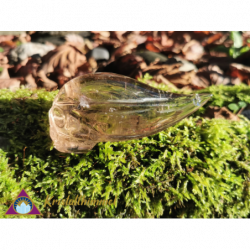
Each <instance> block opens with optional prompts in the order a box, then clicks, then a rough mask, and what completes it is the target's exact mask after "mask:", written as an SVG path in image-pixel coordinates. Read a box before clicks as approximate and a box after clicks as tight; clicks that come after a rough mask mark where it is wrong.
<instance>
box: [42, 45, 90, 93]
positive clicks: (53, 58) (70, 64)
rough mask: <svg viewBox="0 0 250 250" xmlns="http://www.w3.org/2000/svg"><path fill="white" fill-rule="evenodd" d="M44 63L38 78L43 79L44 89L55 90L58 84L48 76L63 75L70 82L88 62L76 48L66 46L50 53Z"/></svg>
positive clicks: (44, 58) (45, 57)
mask: <svg viewBox="0 0 250 250" xmlns="http://www.w3.org/2000/svg"><path fill="white" fill-rule="evenodd" d="M42 61H43V64H42V65H41V66H40V67H39V69H38V72H37V76H38V77H40V78H41V80H42V85H43V87H45V88H46V89H54V88H57V86H58V84H57V83H56V82H55V81H53V80H51V79H49V78H48V77H47V74H49V73H54V75H55V74H56V75H57V76H58V75H63V76H64V77H65V79H68V80H69V79H70V78H72V77H74V76H75V75H76V73H77V69H78V67H80V66H81V65H83V64H84V63H85V62H86V57H85V55H83V54H82V52H81V51H80V50H78V49H77V48H76V47H74V46H71V45H67V44H65V45H61V46H59V47H57V48H56V49H55V50H53V51H50V52H49V53H48V54H47V55H45V56H44V57H43V58H42Z"/></svg>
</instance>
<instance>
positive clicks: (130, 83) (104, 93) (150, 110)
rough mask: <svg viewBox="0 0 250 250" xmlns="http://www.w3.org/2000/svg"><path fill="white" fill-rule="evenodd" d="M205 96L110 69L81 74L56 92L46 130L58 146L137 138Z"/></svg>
mask: <svg viewBox="0 0 250 250" xmlns="http://www.w3.org/2000/svg"><path fill="white" fill-rule="evenodd" d="M211 96H212V95H211V94H193V95H182V94H174V93H169V92H165V91H161V90H158V89H155V88H152V87H150V86H148V85H146V84H143V83H140V82H138V81H136V80H134V79H132V78H129V77H125V76H121V75H117V74H112V73H96V74H86V75H83V76H80V77H77V78H75V79H72V80H71V81H69V82H68V83H66V84H65V85H64V86H63V88H62V89H61V90H60V91H59V93H58V95H57V96H56V98H55V100H54V102H53V106H52V108H51V109H50V111H49V120H50V136H51V138H52V140H53V141H54V146H55V148H56V149H57V150H59V151H61V152H65V153H71V152H74V153H86V152H87V151H89V150H91V149H92V148H93V147H94V146H95V145H96V143H98V142H101V141H102V142H106V141H122V140H133V139H138V138H142V137H144V136H149V135H153V134H155V133H157V132H159V131H162V130H164V129H166V128H167V127H170V126H173V125H174V124H176V123H177V122H178V121H180V120H182V119H183V118H185V117H187V116H189V115H190V114H192V113H193V112H195V111H196V110H197V109H199V108H200V107H201V106H202V105H204V104H205V103H206V102H207V101H208V100H209V99H210V97H211Z"/></svg>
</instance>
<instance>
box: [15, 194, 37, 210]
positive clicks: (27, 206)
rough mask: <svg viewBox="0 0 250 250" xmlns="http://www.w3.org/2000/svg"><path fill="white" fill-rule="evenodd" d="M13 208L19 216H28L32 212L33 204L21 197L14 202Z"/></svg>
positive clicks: (26, 198)
mask: <svg viewBox="0 0 250 250" xmlns="http://www.w3.org/2000/svg"><path fill="white" fill-rule="evenodd" d="M13 207H14V210H15V211H16V212H17V213H19V214H28V213H29V212H30V211H31V210H32V208H33V204H32V201H31V200H30V199H29V198H28V197H25V196H21V197H18V198H17V199H16V200H15V202H14V204H13Z"/></svg>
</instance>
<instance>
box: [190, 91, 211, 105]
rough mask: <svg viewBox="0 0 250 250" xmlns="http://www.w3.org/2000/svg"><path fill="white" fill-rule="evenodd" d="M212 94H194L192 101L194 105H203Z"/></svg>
mask: <svg viewBox="0 0 250 250" xmlns="http://www.w3.org/2000/svg"><path fill="white" fill-rule="evenodd" d="M212 96H213V95H212V94H211V93H200V94H198V93H196V94H194V98H193V103H194V105H195V106H203V105H204V104H205V103H206V102H207V101H208V100H209V99H210V98H211V97H212Z"/></svg>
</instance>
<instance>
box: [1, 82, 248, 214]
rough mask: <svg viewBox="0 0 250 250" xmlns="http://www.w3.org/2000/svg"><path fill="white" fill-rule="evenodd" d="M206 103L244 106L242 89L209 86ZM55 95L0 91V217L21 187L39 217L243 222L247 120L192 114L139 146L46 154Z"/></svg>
mask: <svg viewBox="0 0 250 250" xmlns="http://www.w3.org/2000/svg"><path fill="white" fill-rule="evenodd" d="M207 91H209V92H211V93H213V94H214V97H213V99H212V100H211V102H210V103H209V104H207V105H211V104H212V105H218V106H224V105H228V103H229V102H235V101H245V102H246V103H249V102H250V100H249V97H248V96H249V92H250V88H249V87H247V86H246V87H245V86H235V87H224V86H222V87H221V86H220V87H211V88H209V89H207V90H206V92H207ZM56 94H57V92H46V91H43V90H39V91H35V92H31V91H28V90H19V91H16V92H14V93H13V92H10V91H8V90H0V136H5V137H8V138H9V139H10V143H11V146H10V148H9V150H8V153H7V154H6V152H3V151H0V201H2V203H1V206H0V217H4V213H5V212H6V210H7V208H8V206H9V205H10V204H11V201H12V200H13V199H14V198H15V197H16V196H17V194H18V192H19V191H21V188H24V189H25V190H26V191H27V192H28V193H29V194H30V196H31V197H32V199H33V200H34V202H35V203H36V205H37V206H38V208H39V210H40V211H41V213H42V217H57V218H58V217H61V218H64V217H67V218H68V217H70V218H94V217H110V218H113V217H116V218H126V217H129V218H131V217H164V218H165V217H173V218H176V217H178V218H179V217H181V218H228V217H231V218H238V217H249V213H250V210H249V205H250V204H249V201H250V187H249V184H250V182H249V181H250V179H249V178H250V165H249V162H250V154H249V143H250V122H249V121H248V120H247V119H242V120H241V121H240V122H232V121H227V120H219V119H218V120H217V119H212V120H206V119H201V118H200V117H198V116H197V114H196V115H194V116H193V117H190V118H187V119H184V120H182V121H181V122H180V123H178V124H177V125H175V126H174V127H170V128H169V129H167V130H166V131H162V132H160V133H158V134H156V135H154V136H151V137H146V138H143V139H141V140H134V141H126V142H115V143H110V142H107V143H99V144H98V145H97V146H96V147H95V148H94V149H93V150H92V151H90V152H88V153H87V154H85V155H76V154H63V153H60V152H58V151H57V150H55V149H53V147H52V142H51V139H50V137H49V123H48V110H49V108H50V107H51V104H52V101H53V99H54V97H55V95H56ZM47 195H49V196H50V197H52V196H54V198H55V199H63V198H66V197H68V195H69V196H70V197H71V198H74V197H75V196H76V195H85V196H86V197H87V198H91V199H114V198H115V197H117V202H116V204H115V205H106V206H97V207H93V206H90V207H88V206H69V205H68V206H57V205H52V206H51V207H49V206H47V207H46V208H44V206H43V204H44V201H45V199H46V197H47Z"/></svg>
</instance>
